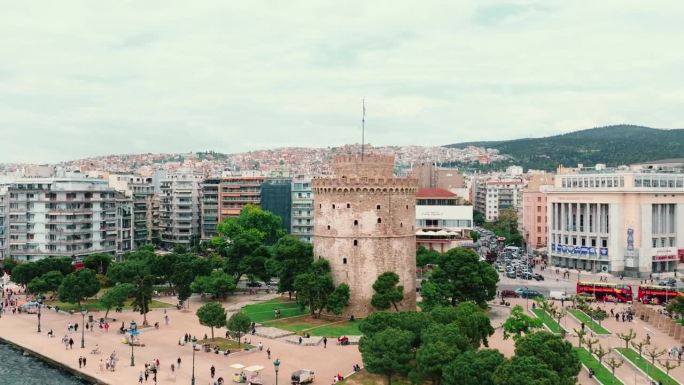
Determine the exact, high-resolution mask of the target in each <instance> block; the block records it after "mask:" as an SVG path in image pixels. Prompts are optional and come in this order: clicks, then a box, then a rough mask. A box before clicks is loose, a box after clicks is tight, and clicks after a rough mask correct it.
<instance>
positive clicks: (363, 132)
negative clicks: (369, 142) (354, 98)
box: [361, 98, 366, 160]
mask: <svg viewBox="0 0 684 385" xmlns="http://www.w3.org/2000/svg"><path fill="white" fill-rule="evenodd" d="M362 103H363V116H362V117H361V160H363V150H364V144H365V142H366V98H363V101H362Z"/></svg>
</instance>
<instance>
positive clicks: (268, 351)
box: [266, 348, 271, 360]
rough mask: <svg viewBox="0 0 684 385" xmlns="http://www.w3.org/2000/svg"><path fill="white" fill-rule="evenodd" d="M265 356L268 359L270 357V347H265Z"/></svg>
mask: <svg viewBox="0 0 684 385" xmlns="http://www.w3.org/2000/svg"><path fill="white" fill-rule="evenodd" d="M266 356H267V357H268V359H269V360H270V359H271V348H266Z"/></svg>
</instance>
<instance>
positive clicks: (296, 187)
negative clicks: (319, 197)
mask: <svg viewBox="0 0 684 385" xmlns="http://www.w3.org/2000/svg"><path fill="white" fill-rule="evenodd" d="M313 199H314V196H313V191H312V188H311V178H306V177H301V176H300V177H296V178H294V179H293V180H292V210H291V212H292V219H291V224H290V233H291V234H292V235H296V236H298V237H299V239H301V240H302V241H304V242H309V243H312V242H313V226H314V203H313Z"/></svg>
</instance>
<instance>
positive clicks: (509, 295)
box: [501, 289, 518, 298]
mask: <svg viewBox="0 0 684 385" xmlns="http://www.w3.org/2000/svg"><path fill="white" fill-rule="evenodd" d="M501 298H518V293H516V292H515V291H513V290H508V289H507V290H501Z"/></svg>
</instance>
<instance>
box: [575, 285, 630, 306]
mask: <svg viewBox="0 0 684 385" xmlns="http://www.w3.org/2000/svg"><path fill="white" fill-rule="evenodd" d="M581 293H584V294H589V295H593V296H594V298H596V300H597V301H614V300H617V301H618V302H631V301H632V299H633V295H632V287H631V286H630V285H625V284H621V283H606V282H577V294H581Z"/></svg>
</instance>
